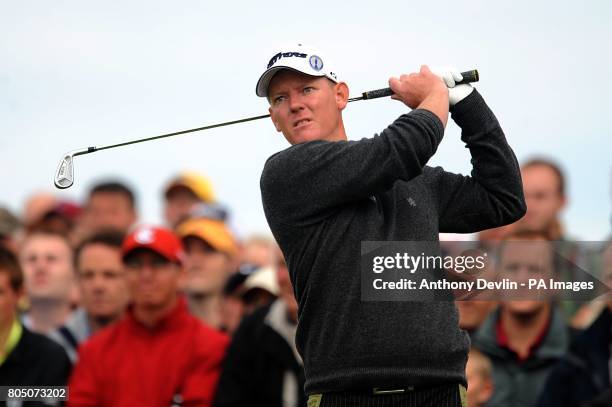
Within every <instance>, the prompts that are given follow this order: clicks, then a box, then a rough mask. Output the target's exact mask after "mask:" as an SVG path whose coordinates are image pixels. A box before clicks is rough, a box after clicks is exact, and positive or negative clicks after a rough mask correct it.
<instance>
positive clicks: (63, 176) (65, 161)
mask: <svg viewBox="0 0 612 407" xmlns="http://www.w3.org/2000/svg"><path fill="white" fill-rule="evenodd" d="M89 150H90V149H88V148H83V149H80V150H73V151H69V152H67V153H66V154H64V156H63V157H62V161H60V163H59V165H58V166H57V171H55V177H54V178H53V183H54V184H55V186H56V187H57V188H59V189H66V188H70V187H71V186H72V184H74V157H76V156H77V155H81V154H86V153H88V152H90V151H89Z"/></svg>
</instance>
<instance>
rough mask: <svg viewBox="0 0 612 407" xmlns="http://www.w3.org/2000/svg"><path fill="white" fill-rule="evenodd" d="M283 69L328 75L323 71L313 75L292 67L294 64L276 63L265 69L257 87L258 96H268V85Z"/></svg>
mask: <svg viewBox="0 0 612 407" xmlns="http://www.w3.org/2000/svg"><path fill="white" fill-rule="evenodd" d="M283 69H290V70H292V71H295V72H300V73H302V74H304V75H308V76H312V77H322V76H326V75H325V73H321V75H312V74H311V73H306V72H303V71H300V70H299V69H296V68H295V67H292V66H286V65H275V66H273V67H272V68H270V69H268V70H267V71H265V72H264V73H263V74H262V75H261V77H260V78H259V80H258V81H257V87H256V88H255V93H256V94H257V96H260V97H262V98H265V97H268V87H269V86H270V82H271V81H272V78H273V77H274V75H276V74H277V73H278V71H281V70H283Z"/></svg>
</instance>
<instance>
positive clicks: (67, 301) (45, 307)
mask: <svg viewBox="0 0 612 407" xmlns="http://www.w3.org/2000/svg"><path fill="white" fill-rule="evenodd" d="M521 174H522V178H523V187H524V192H525V198H526V202H527V214H526V215H525V217H524V218H523V219H521V220H520V221H518V222H517V223H515V224H512V225H508V226H505V227H502V228H498V229H494V230H487V231H482V232H481V233H480V234H479V235H478V240H479V241H480V246H481V247H482V248H485V249H487V250H490V251H494V252H495V253H496V257H495V261H494V263H493V265H492V266H491V267H494V268H495V269H496V270H497V272H498V273H500V274H499V275H502V276H503V275H504V273H513V275H514V276H516V275H517V273H521V272H525V273H528V272H533V270H534V269H537V272H538V273H540V274H541V275H542V276H544V277H546V278H548V277H551V276H553V275H554V273H559V272H565V271H567V270H559V267H560V266H559V265H558V264H557V262H556V261H555V260H554V257H555V254H556V252H555V251H554V250H553V249H552V248H551V246H550V245H548V243H549V242H552V241H555V242H562V244H563V246H562V251H563V255H564V256H565V258H567V259H569V260H570V261H578V259H579V257H580V256H584V254H583V253H581V249H580V247H579V246H578V245H577V244H574V242H572V240H571V239H570V238H569V237H568V233H567V232H566V230H565V228H564V225H563V223H562V221H561V213H562V211H563V209H564V207H565V205H566V202H567V198H566V186H565V180H564V174H563V172H562V170H561V169H560V167H558V166H557V165H556V164H555V163H553V162H551V161H549V160H546V159H533V160H530V161H528V162H525V163H524V164H523V165H522V167H521ZM161 195H162V197H163V201H164V224H163V225H148V224H146V223H143V222H142V220H141V219H140V218H139V214H138V213H137V209H136V208H137V202H136V199H137V197H136V196H135V195H134V193H133V192H132V191H131V189H130V188H129V187H128V186H126V185H124V184H123V183H121V182H117V181H113V180H109V181H105V182H102V183H99V184H97V185H94V186H92V187H91V189H90V192H89V194H88V196H87V199H86V200H85V202H82V203H81V202H65V201H61V200H59V199H58V198H57V197H56V196H54V195H52V194H50V193H40V194H36V195H33V196H31V197H30V198H29V199H28V200H27V202H25V203H24V205H23V208H22V212H21V213H19V214H13V213H11V212H10V211H8V210H7V209H5V208H0V386H15V387H16V386H68V390H69V400H68V401H67V405H69V406H170V405H175V406H179V405H184V406H188V405H201V406H213V405H214V406H220V407H222V406H305V400H306V396H305V394H304V392H303V385H304V372H303V367H302V360H301V358H300V355H299V353H298V351H297V349H296V346H295V330H296V327H297V323H298V321H297V308H298V304H297V303H296V301H295V298H294V295H293V288H292V286H291V282H290V280H289V274H288V270H287V265H286V264H285V261H284V258H283V255H282V253H281V251H280V249H279V248H278V247H277V245H276V243H275V242H274V240H273V239H272V238H271V237H268V236H267V235H256V236H250V237H248V238H246V239H238V238H237V237H236V236H235V234H234V233H233V231H232V228H231V227H230V226H229V224H228V219H229V217H230V215H231V213H230V210H229V208H226V207H224V206H223V205H222V204H221V203H220V202H219V201H218V200H217V197H216V196H215V193H214V189H213V187H212V184H211V182H210V180H208V179H207V178H205V177H203V176H202V175H200V174H197V173H192V172H189V173H184V174H179V175H178V176H177V177H175V178H173V179H171V180H170V181H169V182H167V184H166V186H165V188H164V190H163V192H162V194H161ZM599 250H600V252H598V253H597V254H598V255H599V256H600V258H601V259H602V260H601V261H599V262H595V263H596V264H597V265H598V266H597V267H596V269H595V270H593V272H594V273H595V274H596V275H597V276H598V278H600V279H601V280H602V281H603V282H604V283H606V284H609V285H610V286H612V246H611V245H610V244H609V243H602V244H601V247H600V248H599ZM590 255H592V253H590ZM330 272H331V271H330ZM357 272H358V271H357ZM568 272H571V271H568ZM566 277H567V276H566ZM567 278H580V276H573V275H570V276H569V277H567ZM456 304H457V307H458V310H459V315H460V320H459V324H460V326H461V328H463V329H465V330H466V331H468V333H469V334H470V337H471V340H472V349H471V351H470V354H469V358H468V361H467V366H466V376H467V380H468V391H467V400H468V405H469V406H471V407H473V406H502V407H505V406H517V407H519V406H520V407H528V406H543V407H544V406H555V407H557V406H599V405H612V390H611V385H610V383H611V374H610V370H611V368H610V366H612V355H611V354H610V349H611V346H612V314H611V310H612V300H610V301H608V302H606V301H591V302H576V301H573V302H569V301H556V300H550V299H538V300H525V299H520V300H519V299H513V298H503V297H502V298H497V299H485V300H479V299H470V300H458V301H457V302H456ZM329 312H334V310H329ZM409 334H410V333H409V332H406V335H409ZM56 404H59V403H56ZM15 405H17V404H15Z"/></svg>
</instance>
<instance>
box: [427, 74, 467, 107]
mask: <svg viewBox="0 0 612 407" xmlns="http://www.w3.org/2000/svg"><path fill="white" fill-rule="evenodd" d="M431 72H433V73H434V74H435V75H436V76H439V77H440V78H441V79H442V80H443V81H444V83H446V86H447V87H448V101H449V102H450V105H451V106H455V105H456V104H457V103H459V102H461V101H462V100H463V99H465V97H466V96H467V95H469V94H470V93H472V91H473V90H474V88H473V87H472V85H470V84H469V83H464V84H461V85H456V86H455V84H456V83H457V82H460V81H461V80H463V76H461V73H460V72H459V71H458V70H456V69H455V68H451V67H438V68H432V69H431Z"/></svg>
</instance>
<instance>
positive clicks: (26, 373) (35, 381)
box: [0, 326, 72, 405]
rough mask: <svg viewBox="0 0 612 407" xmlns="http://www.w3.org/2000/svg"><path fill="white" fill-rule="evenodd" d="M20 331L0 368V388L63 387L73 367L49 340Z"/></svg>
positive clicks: (58, 348)
mask: <svg viewBox="0 0 612 407" xmlns="http://www.w3.org/2000/svg"><path fill="white" fill-rule="evenodd" d="M22 328H23V331H22V334H21V339H20V340H19V342H18V343H17V346H15V348H14V349H13V351H12V352H11V353H10V354H9V355H8V356H7V358H6V360H5V361H4V363H2V364H1V365H0V386H66V383H67V381H68V376H69V375H70V370H71V368H72V365H71V363H70V359H68V355H66V352H65V351H64V349H62V347H61V346H60V345H58V344H56V343H55V342H53V341H52V340H51V339H49V338H47V337H45V336H43V335H39V334H37V333H33V332H31V331H29V330H28V329H27V328H26V327H25V326H24V327H22ZM0 403H1V402H0ZM27 405H42V404H40V403H35V402H30V403H28V404H27Z"/></svg>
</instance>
